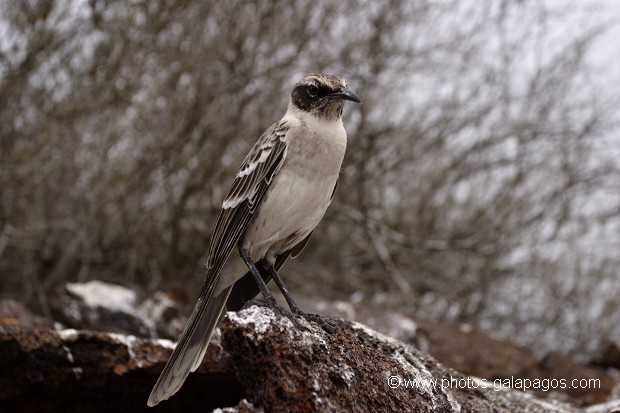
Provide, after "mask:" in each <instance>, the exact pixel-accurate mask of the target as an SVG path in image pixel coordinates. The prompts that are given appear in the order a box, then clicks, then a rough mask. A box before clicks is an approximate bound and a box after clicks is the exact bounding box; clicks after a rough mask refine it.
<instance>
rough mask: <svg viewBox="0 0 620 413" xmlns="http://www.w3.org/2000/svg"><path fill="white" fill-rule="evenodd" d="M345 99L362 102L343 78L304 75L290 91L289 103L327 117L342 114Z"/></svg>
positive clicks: (318, 115)
mask: <svg viewBox="0 0 620 413" xmlns="http://www.w3.org/2000/svg"><path fill="white" fill-rule="evenodd" d="M345 100H350V101H352V102H357V103H362V101H361V99H360V98H359V97H358V96H357V95H356V94H355V93H353V92H352V91H350V90H349V89H347V82H345V80H344V79H341V78H339V77H337V76H332V75H324V74H312V75H307V76H304V77H303V78H302V79H301V80H300V81H299V82H297V84H296V85H295V87H294V88H293V92H292V93H291V104H292V105H294V106H295V107H296V108H297V109H299V110H302V111H305V112H309V113H311V114H313V115H315V116H317V117H321V118H328V119H329V118H338V117H340V116H342V107H343V106H344V101H345Z"/></svg>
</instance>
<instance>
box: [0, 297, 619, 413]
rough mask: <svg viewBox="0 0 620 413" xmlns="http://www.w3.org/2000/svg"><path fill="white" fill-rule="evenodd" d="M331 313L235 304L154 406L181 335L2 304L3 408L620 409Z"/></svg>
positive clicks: (244, 411) (243, 412)
mask: <svg viewBox="0 0 620 413" xmlns="http://www.w3.org/2000/svg"><path fill="white" fill-rule="evenodd" d="M0 304H1V303H0ZM7 309H8V310H7ZM11 314H14V315H11ZM331 322H332V324H333V330H334V331H333V332H331V333H327V332H326V331H325V330H324V329H323V328H322V327H321V325H320V324H317V323H315V322H308V321H306V320H301V321H300V323H301V324H302V326H303V327H304V328H303V329H298V328H295V327H294V326H293V324H292V323H291V321H290V320H289V319H288V318H286V317H283V316H282V315H281V314H280V313H279V312H273V311H272V310H270V309H268V308H265V307H262V306H252V307H250V308H248V309H246V310H243V311H241V312H238V313H229V314H228V315H227V317H226V318H225V321H224V325H223V329H222V336H221V345H220V342H219V337H216V340H215V342H214V343H212V345H211V346H210V347H209V350H208V352H207V354H206V357H205V360H204V362H203V364H202V366H201V367H200V368H199V369H198V371H197V372H196V373H194V374H191V375H190V377H189V378H188V380H187V381H186V383H185V385H184V386H183V388H182V389H181V391H180V392H179V393H178V394H177V395H175V396H174V397H172V398H171V399H169V400H168V401H165V402H162V403H160V405H158V406H157V407H155V408H153V409H149V408H147V406H146V399H147V397H148V394H149V392H150V390H151V387H152V386H153V384H154V383H155V381H156V379H157V377H158V375H159V373H160V371H161V369H162V368H163V366H164V363H165V362H166V361H167V359H168V357H169V355H170V351H171V349H172V346H173V343H172V342H170V341H168V340H153V339H142V338H137V337H136V336H133V335H124V334H118V333H105V332H96V331H86V330H72V329H62V330H59V331H57V330H55V329H53V328H52V326H51V325H50V323H49V322H48V323H46V322H44V321H43V320H41V319H39V318H37V317H34V318H32V319H31V318H30V317H29V316H28V313H27V310H26V309H25V308H23V307H21V306H19V305H16V304H15V303H10V304H9V305H7V306H2V305H0V412H30V411H36V412H55V411H70V412H82V411H83V412H111V411H114V412H118V411H138V412H139V411H148V412H154V413H156V412H158V411H161V412H166V411H170V412H178V411H182V412H184V413H187V412H198V411H199V412H210V411H216V412H222V413H223V412H228V413H234V412H238V413H255V412H293V413H294V412H567V413H568V412H580V413H603V412H614V411H618V412H620V402H619V401H610V402H607V403H603V404H598V405H595V406H590V407H588V408H580V407H578V406H576V405H575V404H571V403H567V402H559V401H557V400H554V399H553V398H554V397H557V395H556V394H551V393H546V394H545V395H546V396H547V397H548V398H544V397H541V396H539V395H536V396H534V395H531V394H529V393H525V392H522V391H518V390H510V389H506V388H502V389H500V388H498V387H496V386H494V383H493V382H489V381H487V382H485V381H483V379H477V378H474V377H472V376H467V375H465V374H462V373H458V372H456V371H455V370H452V369H450V368H448V367H445V366H444V365H442V364H441V363H439V362H437V361H436V360H435V359H434V358H432V357H431V356H429V355H428V354H427V352H426V351H422V350H419V349H416V348H414V347H412V346H410V345H408V344H405V343H403V342H402V341H399V340H396V339H394V338H390V337H387V336H384V335H382V334H380V333H377V332H375V331H373V330H371V329H370V328H368V327H365V326H363V325H361V324H358V323H354V322H348V321H343V320H341V319H332V320H331ZM404 325H405V326H408V327H407V328H406V330H407V331H409V333H412V332H414V330H418V332H419V327H418V326H416V325H415V324H412V323H404ZM56 327H57V328H58V326H56ZM409 333H407V337H408V338H409V339H410V338H414V337H415V336H416V335H415V334H413V335H411V336H410V334H409ZM409 336H410V337H409ZM431 338H432V337H431ZM429 343H430V342H429ZM431 344H432V343H431ZM546 363H547V364H549V363H550V364H553V363H556V364H557V363H564V360H562V359H561V358H558V359H556V360H555V361H554V360H547V361H546ZM565 374H569V373H568V372H566V373H565ZM214 409H215V410H214Z"/></svg>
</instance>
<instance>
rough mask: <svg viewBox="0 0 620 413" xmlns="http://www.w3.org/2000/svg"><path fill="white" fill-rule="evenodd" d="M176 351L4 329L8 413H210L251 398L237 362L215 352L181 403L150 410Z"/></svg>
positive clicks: (123, 340) (114, 337)
mask: <svg viewBox="0 0 620 413" xmlns="http://www.w3.org/2000/svg"><path fill="white" fill-rule="evenodd" d="M172 348H173V343H172V342H170V341H168V340H144V339H140V338H137V337H135V336H126V335H122V334H110V333H101V332H94V331H77V330H61V331H54V330H31V329H27V328H22V327H20V326H16V325H8V326H7V325H0V412H125V411H131V412H140V411H144V412H147V411H148V412H152V413H156V412H159V411H161V412H194V411H196V412H197V411H201V412H205V411H206V412H209V411H211V410H212V409H214V408H216V407H218V406H232V405H235V404H236V403H237V402H238V401H239V400H240V399H241V398H242V397H244V394H245V392H244V389H243V387H242V386H241V384H240V383H239V381H238V380H237V379H236V377H235V374H234V368H233V366H232V365H231V364H230V359H229V358H228V357H227V356H226V355H225V354H224V353H223V352H222V351H221V348H220V347H219V346H217V345H214V346H211V347H210V348H209V351H208V352H207V355H206V356H205V361H204V362H203V365H202V366H201V367H200V369H199V371H198V372H197V373H196V374H193V375H191V376H190V377H189V379H188V380H187V382H186V383H185V386H183V388H182V389H181V391H180V392H179V394H178V395H177V397H174V398H172V399H170V400H169V401H168V402H166V403H164V404H162V405H161V407H159V406H158V408H157V409H156V410H153V409H149V408H148V407H147V406H146V400H147V398H148V395H149V392H150V390H151V387H152V386H153V384H155V381H156V380H157V377H158V376H159V373H160V371H161V370H162V368H163V366H164V363H165V362H166V361H167V360H168V357H170V353H171V351H172Z"/></svg>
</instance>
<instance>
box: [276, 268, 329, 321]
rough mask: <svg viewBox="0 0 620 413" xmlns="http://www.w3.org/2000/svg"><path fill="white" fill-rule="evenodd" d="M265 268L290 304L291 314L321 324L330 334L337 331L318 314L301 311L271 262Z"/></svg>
mask: <svg viewBox="0 0 620 413" xmlns="http://www.w3.org/2000/svg"><path fill="white" fill-rule="evenodd" d="M265 267H267V271H269V275H271V278H273V280H274V281H275V282H276V285H277V286H278V288H279V289H280V291H281V292H282V295H283V296H284V298H285V299H286V302H287V303H288V306H289V307H290V309H291V312H292V313H293V314H294V315H296V316H298V317H303V318H305V319H306V320H309V321H314V322H316V323H318V324H320V325H321V327H323V330H325V331H327V332H328V333H333V332H334V331H335V326H334V325H332V324H331V323H330V322H329V321H328V320H327V319H326V318H324V317H321V316H320V315H318V314H311V313H306V312H304V311H301V309H300V308H299V306H298V305H297V303H296V302H295V300H293V297H292V296H291V293H289V292H288V288H286V285H285V284H284V281H282V278H280V275H279V274H278V271H277V270H276V269H275V268H274V266H273V265H272V264H270V263H269V262H266V261H265Z"/></svg>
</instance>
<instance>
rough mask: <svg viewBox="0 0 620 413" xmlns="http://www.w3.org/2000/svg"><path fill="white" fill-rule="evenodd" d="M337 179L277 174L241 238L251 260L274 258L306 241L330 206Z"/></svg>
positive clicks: (333, 176) (333, 177) (335, 176)
mask: <svg viewBox="0 0 620 413" xmlns="http://www.w3.org/2000/svg"><path fill="white" fill-rule="evenodd" d="M336 179H337V175H332V176H322V177H319V176H313V177H311V178H309V177H305V176H304V177H302V176H299V175H297V174H295V173H285V174H282V173H280V174H278V175H277V176H276V177H275V179H274V180H273V182H272V183H271V187H270V188H269V190H268V192H267V194H265V199H264V201H263V203H262V205H261V207H260V209H259V210H258V211H257V212H256V218H255V219H254V220H252V222H251V223H250V225H249V227H248V230H247V231H246V233H245V236H244V238H243V246H244V248H248V247H249V248H251V249H252V258H253V259H254V260H259V259H262V258H266V257H267V258H269V259H275V257H276V256H277V255H278V254H280V253H282V252H284V251H287V250H288V249H290V248H292V247H293V246H295V245H296V244H297V243H299V242H300V241H302V240H303V239H304V238H306V237H307V236H308V235H309V234H310V232H312V230H314V228H315V227H316V226H317V225H318V223H319V222H320V221H321V218H323V215H324V214H325V211H326V210H327V207H328V206H329V204H330V198H331V194H332V191H333V189H334V186H335V184H336Z"/></svg>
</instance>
